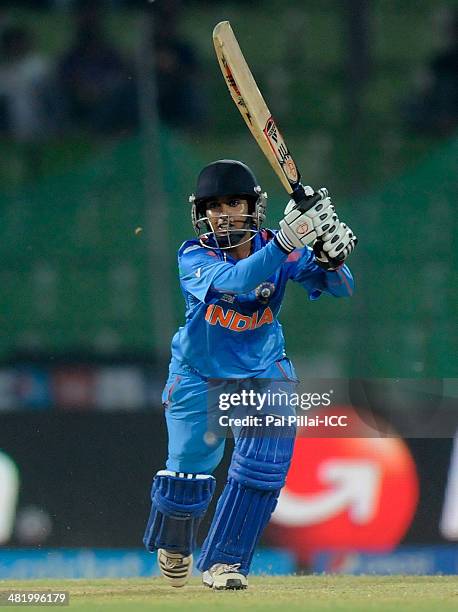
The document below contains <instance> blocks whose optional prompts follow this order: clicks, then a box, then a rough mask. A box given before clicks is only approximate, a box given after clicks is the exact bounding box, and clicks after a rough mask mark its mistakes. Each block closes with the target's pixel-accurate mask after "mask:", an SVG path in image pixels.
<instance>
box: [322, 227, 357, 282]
mask: <svg viewBox="0 0 458 612" xmlns="http://www.w3.org/2000/svg"><path fill="white" fill-rule="evenodd" d="M335 217H336V218H335V219H334V218H333V224H332V226H331V227H330V228H329V229H328V230H327V231H326V232H325V233H324V234H322V235H321V236H320V237H319V238H318V239H317V240H315V242H314V244H313V251H314V253H315V261H316V263H317V264H318V265H319V266H321V267H322V268H324V269H325V270H336V269H337V268H339V267H340V266H341V265H342V264H343V263H344V261H345V260H346V259H347V257H348V256H349V255H350V253H351V252H352V251H353V249H354V248H355V246H356V245H357V243H358V238H357V237H356V236H355V235H354V234H353V232H352V230H351V229H350V228H349V227H348V225H347V224H346V223H341V222H340V221H339V219H338V217H337V215H336V216H335Z"/></svg>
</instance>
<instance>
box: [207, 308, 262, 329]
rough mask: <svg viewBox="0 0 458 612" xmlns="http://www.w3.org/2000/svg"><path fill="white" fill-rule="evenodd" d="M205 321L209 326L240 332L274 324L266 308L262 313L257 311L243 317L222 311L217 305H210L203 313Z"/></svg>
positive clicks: (231, 311) (234, 311)
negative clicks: (218, 326) (219, 326)
mask: <svg viewBox="0 0 458 612" xmlns="http://www.w3.org/2000/svg"><path fill="white" fill-rule="evenodd" d="M205 320H206V321H207V323H210V325H221V327H226V328H227V329H230V330H231V331H235V332H242V331H247V330H249V329H258V327H262V326H263V325H265V324H266V323H267V324H270V323H273V322H274V315H273V312H272V310H271V309H270V308H269V307H267V308H265V309H264V310H263V311H262V312H260V311H259V310H257V311H256V312H254V313H253V314H252V315H251V316H245V315H242V314H240V312H237V311H236V310H233V309H232V308H231V309H229V310H223V308H221V306H219V305H218V304H210V305H209V306H208V308H207V312H206V313H205Z"/></svg>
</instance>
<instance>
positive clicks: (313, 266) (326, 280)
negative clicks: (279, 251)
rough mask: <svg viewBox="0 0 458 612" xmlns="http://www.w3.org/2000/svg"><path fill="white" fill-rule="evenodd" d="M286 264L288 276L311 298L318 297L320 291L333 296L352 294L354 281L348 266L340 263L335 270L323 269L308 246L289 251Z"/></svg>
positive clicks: (348, 295)
mask: <svg viewBox="0 0 458 612" xmlns="http://www.w3.org/2000/svg"><path fill="white" fill-rule="evenodd" d="M286 265H287V266H288V268H289V270H288V274H289V278H290V279H291V280H293V281H295V282H297V283H299V284H300V285H302V287H304V289H306V291H307V292H308V294H309V298H310V299H311V300H316V299H318V298H319V297H320V295H321V294H322V293H327V294H329V295H333V296H334V297H350V296H352V295H353V292H354V288H355V282H354V279H353V276H352V273H351V272H350V269H349V268H348V266H346V265H345V264H343V265H342V264H340V266H339V267H338V268H337V269H336V270H324V269H323V268H322V267H321V266H319V265H318V263H317V260H316V256H315V254H314V252H313V251H312V249H310V248H309V247H305V248H303V249H301V250H297V251H294V252H293V253H291V255H290V256H289V257H288V260H287V262H286Z"/></svg>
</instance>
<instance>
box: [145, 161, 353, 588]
mask: <svg viewBox="0 0 458 612" xmlns="http://www.w3.org/2000/svg"><path fill="white" fill-rule="evenodd" d="M304 190H305V194H306V195H305V197H306V198H310V202H312V201H313V202H314V204H313V206H311V207H310V208H308V210H306V211H305V212H301V211H302V210H304V209H305V208H307V207H305V206H303V207H302V208H301V207H298V205H297V204H296V202H295V201H294V200H291V201H290V202H289V203H288V205H287V207H286V209H285V214H284V218H283V219H282V220H281V221H280V229H279V230H271V229H263V227H262V225H263V222H264V220H265V213H266V202H267V196H266V194H265V193H263V191H262V189H261V187H260V186H259V185H258V182H257V180H256V178H255V176H254V174H253V172H252V171H251V170H250V168H248V167H247V166H246V165H245V164H243V163H242V162H239V161H235V160H219V161H216V162H213V163H211V164H209V165H208V166H206V167H205V168H204V169H203V170H202V171H201V173H200V175H199V177H198V180H197V188H196V191H195V194H193V195H192V196H191V197H190V202H191V216H192V224H193V226H194V229H195V231H196V234H197V238H196V239H194V240H188V241H186V242H184V243H183V244H182V246H181V247H180V249H179V251H178V266H179V276H180V283H181V288H182V291H183V296H184V300H185V306H186V322H185V324H184V326H183V327H180V328H179V330H178V331H177V333H176V334H175V336H174V337H173V340H172V359H171V362H170V367H169V377H168V380H167V383H166V385H165V388H164V391H163V397H162V399H163V404H164V408H165V417H166V422H167V428H168V436H169V442H168V458H167V462H166V469H164V470H160V471H159V472H158V473H157V474H156V475H155V477H154V480H153V484H152V489H151V500H152V506H151V513H150V517H149V520H148V524H147V527H146V531H145V535H144V539H143V541H144V544H145V546H146V548H147V550H149V551H151V552H153V551H155V550H157V551H158V553H157V554H158V564H159V568H160V571H161V573H162V575H163V577H164V578H165V579H166V580H167V581H168V582H169V584H170V585H172V586H176V587H181V586H184V585H185V584H186V582H187V581H188V578H189V576H190V575H191V572H192V564H193V556H192V553H193V548H194V545H195V539H196V534H197V529H198V526H199V523H200V521H201V519H202V517H203V516H204V514H205V512H206V510H207V508H208V505H209V503H210V500H211V498H212V495H213V493H214V489H215V479H214V477H213V476H212V473H213V471H214V470H215V468H216V467H217V465H218V464H219V462H220V461H221V458H222V455H223V450H224V442H225V439H224V438H223V437H221V438H216V440H215V439H214V437H212V436H209V435H208V432H207V427H208V425H207V408H208V407H207V404H208V398H207V391H208V387H209V380H211V379H214V378H218V379H245V380H246V381H247V385H249V383H250V380H251V381H253V382H254V383H255V382H256V381H259V380H260V381H263V380H280V381H283V382H284V383H285V384H286V383H290V382H293V383H295V382H297V377H296V373H295V371H294V368H293V366H292V364H291V362H290V360H289V359H288V358H287V356H286V353H285V346H284V338H283V333H282V327H281V325H280V322H279V321H278V319H277V316H278V313H279V310H280V307H281V303H282V300H283V296H284V292H285V287H286V283H287V281H288V280H292V281H294V282H297V283H299V284H300V285H302V287H303V288H304V289H305V291H306V292H307V294H308V297H309V299H310V300H316V299H318V298H319V297H320V295H321V294H322V293H327V294H330V295H333V296H335V297H346V296H351V295H352V293H353V286H354V283H353V278H352V275H351V273H350V270H349V269H348V267H347V266H346V265H345V260H346V258H347V257H348V255H349V254H350V253H351V252H352V250H353V248H354V247H355V245H356V242H357V239H356V237H355V236H354V234H353V232H352V231H351V230H350V228H348V227H347V226H346V225H345V223H341V222H340V220H339V218H338V216H337V214H336V212H335V209H334V206H333V205H332V203H331V199H330V197H329V196H328V192H327V190H326V189H324V188H323V189H320V190H319V191H318V192H315V191H314V190H313V189H312V188H311V187H304ZM312 198H313V200H312ZM304 244H305V245H308V244H311V245H312V248H310V247H309V246H304ZM268 414H269V412H268V409H267V412H266V411H265V410H264V417H266V416H268ZM260 423H261V424H259V423H258V422H257V424H256V426H252V427H250V426H246V427H241V428H236V429H235V430H234V432H233V433H234V439H235V448H234V451H233V455H232V461H231V464H230V468H229V472H228V478H227V482H226V485H225V487H224V490H223V492H222V494H221V496H220V498H219V500H218V504H217V508H216V511H215V516H214V518H213V521H212V523H211V526H210V529H209V532H208V534H207V537H206V539H205V542H204V544H203V547H202V551H201V553H200V556H199V559H198V561H197V567H198V569H199V570H200V571H201V572H202V576H203V584H204V585H206V586H208V587H211V588H213V589H218V590H223V589H244V588H246V587H247V575H248V573H249V570H250V564H251V560H252V557H253V553H254V550H255V547H256V544H257V542H258V540H259V538H260V536H261V534H262V532H263V530H264V528H265V526H266V525H267V523H268V521H269V519H270V516H271V514H272V512H273V510H274V508H275V506H276V503H277V499H278V495H279V493H280V490H281V488H282V487H283V485H284V483H285V478H286V475H287V472H288V469H289V465H290V461H291V456H292V452H293V446H294V438H295V427H294V426H293V425H288V424H285V426H283V427H275V428H270V429H269V431H268V432H267V427H268V425H267V424H266V422H265V418H264V419H261V421H260ZM286 423H288V420H286Z"/></svg>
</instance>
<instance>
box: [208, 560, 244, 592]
mask: <svg viewBox="0 0 458 612" xmlns="http://www.w3.org/2000/svg"><path fill="white" fill-rule="evenodd" d="M239 568H240V563H234V564H233V565H229V564H227V563H215V565H212V566H211V568H210V569H208V570H206V571H205V572H204V573H203V574H202V582H203V583H204V585H205V586H208V587H209V588H210V589H214V590H215V591H235V590H239V589H246V588H247V586H248V581H247V579H246V576H244V575H243V574H241V573H240V572H238V571H237V570H238V569H239Z"/></svg>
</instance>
